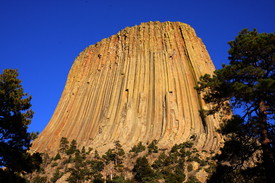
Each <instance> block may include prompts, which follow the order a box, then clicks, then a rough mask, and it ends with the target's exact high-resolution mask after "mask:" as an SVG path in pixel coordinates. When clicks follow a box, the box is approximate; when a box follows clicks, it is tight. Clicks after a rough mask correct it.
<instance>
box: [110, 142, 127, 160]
mask: <svg viewBox="0 0 275 183" xmlns="http://www.w3.org/2000/svg"><path fill="white" fill-rule="evenodd" d="M113 150H114V160H115V165H117V164H121V163H122V160H123V159H122V158H121V157H122V156H123V155H124V154H125V152H124V150H123V149H122V145H121V144H120V142H119V140H117V141H115V148H114V149H113Z"/></svg>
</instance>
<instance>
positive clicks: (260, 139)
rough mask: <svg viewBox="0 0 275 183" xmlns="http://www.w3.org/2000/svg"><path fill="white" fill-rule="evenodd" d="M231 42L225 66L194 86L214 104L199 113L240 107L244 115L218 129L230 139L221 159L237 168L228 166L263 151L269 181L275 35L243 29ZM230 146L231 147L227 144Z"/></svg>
mask: <svg viewBox="0 0 275 183" xmlns="http://www.w3.org/2000/svg"><path fill="white" fill-rule="evenodd" d="M229 45H230V47H231V48H230V50H229V51H228V53H229V55H230V56H229V60H230V63H229V65H225V64H223V68H222V69H219V70H216V71H215V72H214V75H213V76H212V77H211V76H210V75H208V74H206V75H204V76H202V77H201V78H200V81H199V82H198V86H196V89H197V90H198V91H199V92H203V95H204V101H205V102H206V103H211V104H213V107H212V108H211V109H209V110H205V111H201V114H202V116H203V117H205V115H211V114H215V113H216V112H218V111H219V110H220V109H222V111H223V112H225V113H230V111H231V107H232V108H233V109H237V108H241V109H242V110H243V112H244V113H243V114H242V116H238V115H235V116H233V117H232V118H231V119H230V120H227V121H226V122H225V123H224V126H222V128H221V132H222V133H223V134H225V135H228V138H229V139H230V141H228V142H227V144H226V146H225V148H224V149H223V150H222V155H227V156H223V158H224V160H226V161H229V162H230V163H231V166H235V167H233V168H232V167H231V168H230V167H229V169H230V170H234V169H235V170H236V169H239V170H241V168H242V167H243V162H244V161H246V160H249V158H251V157H252V156H253V154H255V152H257V151H258V150H262V152H263V153H262V154H261V158H262V160H263V163H262V164H261V165H259V166H257V167H260V166H262V168H261V170H265V172H263V171H262V172H263V173H262V176H263V177H264V176H266V179H267V182H275V174H274V172H275V164H274V119H275V116H274V114H275V107H274V103H275V95H274V94H275V35H274V34H273V33H270V34H267V33H261V34H258V32H257V30H256V29H254V30H253V31H251V32H250V31H249V30H248V29H243V30H242V31H241V32H240V33H239V35H238V36H236V38H235V40H232V41H230V42H229ZM228 101H229V102H230V104H231V105H230V104H229V102H228ZM233 144H235V146H234V145H233ZM228 145H229V146H231V148H233V149H230V148H226V147H228ZM234 147H235V148H234ZM240 148H241V149H240ZM234 153H237V154H234ZM240 161H241V162H242V163H240ZM227 168H228V167H227ZM264 174H265V175H264ZM245 176H246V177H249V176H251V177H255V174H254V175H253V173H252V172H250V173H248V174H247V173H246V175H245ZM251 177H250V178H251Z"/></svg>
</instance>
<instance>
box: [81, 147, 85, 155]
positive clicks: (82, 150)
mask: <svg viewBox="0 0 275 183" xmlns="http://www.w3.org/2000/svg"><path fill="white" fill-rule="evenodd" d="M81 153H82V154H85V153H86V151H85V147H84V146H82V149H81Z"/></svg>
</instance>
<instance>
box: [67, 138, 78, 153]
mask: <svg viewBox="0 0 275 183" xmlns="http://www.w3.org/2000/svg"><path fill="white" fill-rule="evenodd" d="M76 145H77V143H76V140H74V139H73V140H72V141H71V143H70V148H69V149H68V150H66V151H65V152H66V154H67V155H70V154H73V153H75V151H76Z"/></svg>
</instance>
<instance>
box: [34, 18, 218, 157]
mask: <svg viewBox="0 0 275 183" xmlns="http://www.w3.org/2000/svg"><path fill="white" fill-rule="evenodd" d="M214 69H215V68H214V65H213V63H212V61H211V59H210V57H209V55H208V52H207V50H206V48H205V46H204V44H203V43H202V41H201V39H200V38H198V37H197V35H196V33H195V31H194V29H193V28H192V27H190V26H189V25H187V24H184V23H180V22H164V23H160V22H148V23H141V24H140V25H139V26H134V27H126V28H125V29H123V30H121V31H120V32H118V34H116V35H113V36H111V37H109V38H107V39H103V40H102V41H100V42H98V43H96V44H95V45H91V46H89V47H88V48H86V49H85V50H84V51H83V52H81V53H80V54H79V56H78V57H77V58H76V59H75V61H74V63H73V66H72V68H71V70H70V72H69V75H68V78H67V82H66V85H65V88H64V91H63V93H62V96H61V99H60V101H59V103H58V106H57V107H56V110H55V112H54V114H53V116H52V118H51V120H50V122H49V123H48V125H47V126H46V128H45V129H44V130H43V132H42V133H41V134H40V135H39V137H38V138H37V139H36V140H35V141H34V142H33V145H32V149H33V150H36V151H40V152H48V153H50V154H53V153H56V151H57V150H58V148H59V141H60V139H61V137H67V138H68V140H69V141H71V140H72V139H76V140H77V143H78V144H79V146H80V147H82V146H83V145H84V146H89V147H93V148H94V149H95V148H96V149H97V150H98V151H99V152H103V151H105V150H106V149H108V148H109V147H110V145H113V142H114V141H115V140H120V142H121V144H122V145H123V147H124V148H125V149H126V150H127V149H129V148H131V147H132V146H133V145H135V144H137V143H138V142H139V141H142V142H144V143H146V142H148V141H149V142H151V141H152V140H154V139H156V140H158V141H159V143H158V146H159V147H160V148H166V147H168V148H169V147H172V145H173V144H175V143H181V142H183V141H187V140H188V139H189V138H190V136H191V135H195V136H196V143H195V146H196V147H197V149H206V150H215V149H217V148H218V147H219V142H220V140H221V137H220V135H219V134H217V133H216V132H215V127H218V126H219V120H218V119H219V118H218V117H216V118H215V119H214V118H213V117H207V118H206V119H205V120H204V121H203V120H202V119H201V117H200V115H199V112H198V110H199V109H201V108H207V106H206V105H205V103H204V102H203V100H202V97H201V96H200V95H198V94H197V92H196V91H195V90H194V86H195V84H196V81H197V80H198V79H199V77H200V76H201V75H203V74H205V73H212V72H213V71H214Z"/></svg>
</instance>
